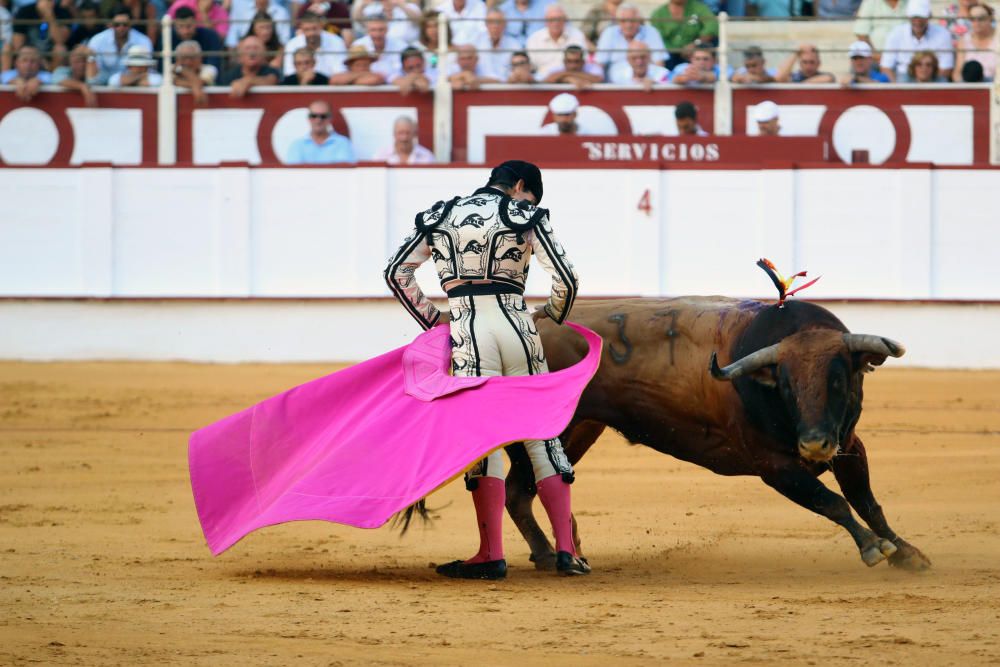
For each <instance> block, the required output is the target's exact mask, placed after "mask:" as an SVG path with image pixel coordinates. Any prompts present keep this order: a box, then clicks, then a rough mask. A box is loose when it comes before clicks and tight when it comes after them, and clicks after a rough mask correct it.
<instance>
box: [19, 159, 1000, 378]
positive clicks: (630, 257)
mask: <svg viewBox="0 0 1000 667" xmlns="http://www.w3.org/2000/svg"><path fill="white" fill-rule="evenodd" d="M2 173H3V178H2V179H0V358H7V359H31V360H49V359H158V360H162V359H181V360H191V361H221V362H236V361H252V360H259V361H274V362H277V361H315V360H344V361H349V360H357V359H362V358H366V357H369V356H372V355H374V354H377V353H379V352H382V351H385V350H387V349H389V348H391V347H395V346H398V345H402V344H404V343H405V342H407V341H408V340H410V339H411V338H412V336H413V335H414V334H415V333H416V325H415V324H414V323H413V322H412V321H410V320H409V318H408V316H407V315H406V314H405V313H404V312H403V311H402V309H401V308H399V307H398V306H396V305H395V304H394V303H393V302H391V301H389V300H388V299H387V297H388V291H387V289H386V288H385V286H384V283H383V281H382V267H383V265H384V262H385V259H386V257H387V256H388V255H389V254H390V253H391V252H392V251H393V250H395V248H396V247H397V246H398V244H399V242H400V241H401V240H402V238H403V236H404V235H405V234H406V233H407V231H408V230H409V229H410V228H411V226H412V221H413V215H414V213H415V212H416V211H417V210H418V209H420V208H422V207H426V206H428V205H430V204H432V203H433V202H434V201H436V200H438V199H444V198H448V197H450V196H453V195H455V194H458V193H463V192H468V191H471V190H472V189H473V188H475V187H477V186H478V185H481V184H482V182H483V179H484V178H485V175H486V172H485V170H483V169H481V168H446V167H441V168H386V167H384V166H362V167H356V168H302V169H290V168H251V167H245V166H232V167H223V168H111V167H84V168H77V169H31V168H25V169H12V168H8V169H4V170H3V172H2ZM545 185H546V190H545V200H544V204H545V205H546V206H547V207H549V208H551V210H552V212H553V213H552V221H553V225H554V227H555V229H556V231H557V233H558V235H559V237H560V239H561V240H562V241H563V243H564V245H565V246H566V247H567V249H568V251H569V252H570V256H571V257H572V259H573V260H574V262H575V263H576V265H577V267H578V269H579V272H580V274H581V277H582V286H581V287H582V293H583V294H584V295H585V296H587V297H599V296H629V295H646V296H658V295H663V296H671V295H680V294H726V295H731V296H750V297H765V298H770V297H771V296H772V294H773V289H772V288H771V286H770V283H769V281H768V279H767V277H766V276H765V275H764V273H763V272H762V271H760V269H758V268H757V267H756V266H754V262H755V261H756V260H757V258H759V257H762V256H764V257H769V258H770V259H772V260H773V261H774V262H775V263H776V264H777V266H778V267H779V269H781V270H782V271H784V272H785V273H791V272H792V271H795V270H800V269H808V270H809V271H810V276H813V275H820V274H822V275H823V278H822V280H820V281H819V283H817V284H816V285H815V286H813V287H811V288H810V289H809V290H808V291H807V292H805V293H803V297H804V298H810V299H815V300H820V301H823V302H828V303H827V304H826V305H828V306H829V307H831V308H832V309H833V310H834V312H836V313H837V314H838V315H839V316H840V317H841V318H842V319H843V320H844V321H845V323H846V324H847V325H848V326H849V327H850V328H851V329H852V330H854V331H864V332H868V333H878V334H881V335H886V336H890V337H892V338H896V339H898V340H900V341H902V342H903V343H905V344H906V345H907V347H908V349H909V354H908V355H907V356H906V357H904V358H903V359H901V360H899V362H894V363H897V364H907V365H915V366H930V367H972V368H1000V350H998V349H997V347H996V345H995V338H996V333H997V332H998V331H1000V262H997V257H998V255H997V251H996V248H997V242H998V241H1000V232H998V231H997V227H998V224H997V223H998V221H1000V214H998V212H997V210H996V207H995V206H994V205H991V204H990V203H989V202H991V201H995V196H994V194H995V193H996V192H998V191H1000V169H972V168H969V169H929V168H904V169H888V168H868V169H860V168H847V167H845V168H830V169H826V168H824V169H790V168H788V169H768V170H739V169H718V168H716V169H693V170H666V171H658V170H643V169H617V170H615V169H586V168H579V169H576V168H559V169H557V168H549V169H546V170H545ZM647 192H648V194H649V197H648V201H649V204H650V207H649V209H648V210H644V209H643V208H641V207H640V206H639V202H640V200H641V199H643V195H644V194H646V193H647ZM420 277H421V278H422V282H423V283H424V284H425V285H428V286H430V285H433V278H432V274H431V271H430V268H429V267H424V269H422V272H421V275H420ZM546 286H547V281H546V276H544V275H543V274H542V272H540V271H538V270H537V269H536V271H535V272H534V273H533V275H532V279H531V280H530V281H529V293H531V294H534V295H542V294H544V293H545V292H546ZM428 291H429V292H430V293H431V294H432V296H438V295H441V292H440V290H439V289H437V288H436V287H435V288H434V289H430V290H428ZM360 322H365V323H366V325H367V326H366V331H364V332H361V331H359V330H357V326H356V324H357V323H360Z"/></svg>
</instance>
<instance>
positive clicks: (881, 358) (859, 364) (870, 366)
mask: <svg viewBox="0 0 1000 667" xmlns="http://www.w3.org/2000/svg"><path fill="white" fill-rule="evenodd" d="M885 359H886V355H884V354H875V353H873V352H854V353H852V354H851V363H852V364H854V370H855V371H860V372H861V373H871V372H872V371H874V370H875V368H876V367H877V366H881V365H882V364H884V363H885Z"/></svg>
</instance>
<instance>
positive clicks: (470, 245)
mask: <svg viewBox="0 0 1000 667" xmlns="http://www.w3.org/2000/svg"><path fill="white" fill-rule="evenodd" d="M415 223H416V229H415V230H414V232H413V233H412V234H411V235H410V236H409V237H407V239H406V240H405V241H404V242H403V245H402V246H401V247H400V248H399V250H398V251H397V252H396V253H395V254H394V255H393V256H392V258H391V259H390V260H389V265H388V266H387V267H386V269H385V279H386V283H387V284H388V285H389V289H390V290H391V291H392V293H393V295H394V296H395V297H396V298H397V299H399V301H400V302H402V304H403V305H404V306H405V307H406V309H407V311H408V312H409V313H410V314H411V315H412V316H413V317H414V319H416V320H417V322H419V323H420V326H422V327H423V328H424V329H429V328H431V327H433V326H434V325H435V324H436V323H437V321H438V319H439V318H440V316H441V314H440V312H439V311H438V309H437V308H436V307H435V306H434V304H433V303H431V301H430V300H429V299H428V298H427V297H426V296H425V295H424V293H423V291H422V290H421V289H420V285H418V284H417V281H416V279H415V277H414V273H415V272H416V270H417V268H418V267H419V266H420V265H421V264H423V263H424V262H425V261H427V260H428V259H432V260H433V262H434V267H435V269H436V270H437V274H438V278H439V279H440V280H441V287H442V288H443V289H444V290H445V292H447V293H448V294H449V296H460V295H462V289H463V288H467V287H468V288H469V289H476V288H477V287H479V286H489V288H490V289H499V290H501V291H502V292H504V293H517V294H523V293H524V283H525V280H527V278H528V262H529V261H530V260H531V256H532V255H534V256H535V257H536V258H537V259H538V261H539V263H540V264H541V265H542V268H544V269H545V270H546V271H547V272H548V273H549V274H550V275H551V276H552V290H551V293H550V295H549V300H548V302H547V303H546V304H545V306H544V308H545V311H546V313H547V314H548V316H549V317H551V318H552V319H553V320H555V321H556V322H557V323H560V324H561V323H562V322H563V320H565V319H566V316H567V315H568V314H569V311H570V308H572V306H573V301H574V299H575V298H576V294H577V289H578V280H577V275H576V270H575V269H574V268H573V264H572V263H571V262H570V261H569V259H568V258H567V257H566V252H565V250H564V249H563V247H562V245H561V244H560V243H559V241H558V240H556V237H555V235H554V234H553V233H552V227H551V226H550V225H549V212H548V211H547V210H546V209H544V208H538V207H535V206H532V205H530V204H529V203H528V202H525V201H514V200H512V199H511V198H510V197H509V196H508V195H506V194H504V193H503V192H501V191H500V190H497V189H495V188H490V187H485V188H480V189H479V190H476V191H475V192H474V193H472V194H471V195H470V196H468V197H455V198H454V199H452V200H450V201H447V202H443V201H439V202H438V203H436V204H435V205H434V206H432V207H431V208H429V209H428V210H426V211H423V212H421V213H418V214H417V217H416V221H415ZM473 293H474V292H473ZM494 293H497V292H494Z"/></svg>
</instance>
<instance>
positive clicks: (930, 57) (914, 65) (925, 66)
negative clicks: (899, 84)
mask: <svg viewBox="0 0 1000 667" xmlns="http://www.w3.org/2000/svg"><path fill="white" fill-rule="evenodd" d="M943 81H944V79H943V78H941V68H940V66H939V65H938V57H937V55H936V54H935V53H934V52H933V51H917V52H916V53H914V54H913V58H911V59H910V64H909V65H907V66H906V82H905V83H940V82H943Z"/></svg>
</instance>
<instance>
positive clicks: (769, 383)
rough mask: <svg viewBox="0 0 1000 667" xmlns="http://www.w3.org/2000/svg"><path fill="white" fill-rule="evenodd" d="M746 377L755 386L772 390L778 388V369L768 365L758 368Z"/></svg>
mask: <svg viewBox="0 0 1000 667" xmlns="http://www.w3.org/2000/svg"><path fill="white" fill-rule="evenodd" d="M748 377H749V378H750V379H752V380H753V381H754V382H756V383H757V384H760V385H763V386H765V387H770V388H772V389H773V388H775V387H777V386H778V367H777V366H775V365H773V364H769V365H767V366H763V367H761V368H758V369H757V370H755V371H754V372H753V373H750V374H749V375H748Z"/></svg>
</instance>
